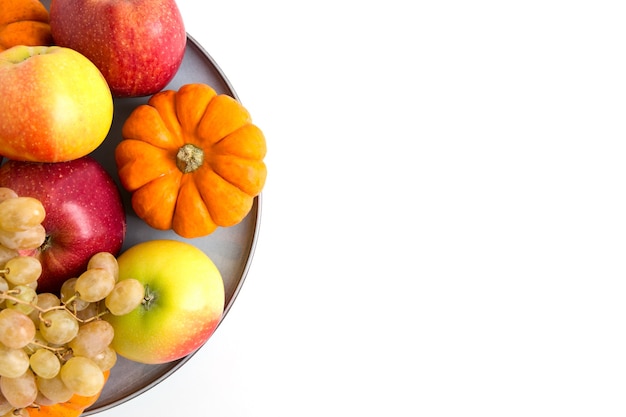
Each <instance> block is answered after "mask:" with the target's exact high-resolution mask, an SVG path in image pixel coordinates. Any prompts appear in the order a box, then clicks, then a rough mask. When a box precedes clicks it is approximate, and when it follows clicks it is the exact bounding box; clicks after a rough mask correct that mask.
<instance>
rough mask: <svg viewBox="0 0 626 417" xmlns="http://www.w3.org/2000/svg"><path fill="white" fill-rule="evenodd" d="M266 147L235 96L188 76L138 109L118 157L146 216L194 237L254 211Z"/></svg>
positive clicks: (262, 180)
mask: <svg viewBox="0 0 626 417" xmlns="http://www.w3.org/2000/svg"><path fill="white" fill-rule="evenodd" d="M265 153H266V143H265V137H264V135H263V133H262V132H261V130H260V129H259V128H258V127H257V126H256V125H254V124H253V123H252V122H251V118H250V114H249V113H248V111H247V110H246V109H245V108H244V107H243V106H242V105H241V104H240V103H239V102H238V101H237V100H235V99H234V98H232V97H230V96H228V95H225V94H217V93H216V92H215V90H214V89H213V88H211V87H210V86H208V85H206V84H187V85H184V86H182V87H181V88H180V89H179V90H178V91H173V90H164V91H161V92H159V93H157V94H155V95H153V96H152V97H151V98H150V100H149V101H148V103H147V104H143V105H140V106H138V107H137V108H136V109H135V110H133V112H132V113H131V114H130V116H129V117H128V119H127V120H126V121H125V122H124V125H123V127H122V141H121V142H120V143H119V144H118V145H117V147H116V149H115V160H116V163H117V167H118V173H119V177H120V181H121V183H122V186H123V187H124V188H125V189H126V190H128V191H130V192H132V199H131V201H132V207H133V209H134V211H135V213H137V215H138V216H139V217H140V218H141V219H143V220H144V221H145V222H146V223H147V224H149V225H150V226H152V227H153V228H155V229H160V230H169V229H173V230H174V231H175V232H176V233H177V234H178V235H180V236H183V237H186V238H194V237H200V236H205V235H208V234H210V233H212V232H213V231H214V230H215V229H216V228H217V227H220V226H221V227H228V226H233V225H235V224H237V223H239V222H241V220H243V219H244V217H245V216H246V215H247V214H248V213H249V212H250V210H251V208H252V204H253V199H254V197H256V196H257V195H258V194H260V192H261V190H262V189H263V186H264V184H265V179H266V175H267V169H266V166H265V163H264V162H263V159H264V157H265Z"/></svg>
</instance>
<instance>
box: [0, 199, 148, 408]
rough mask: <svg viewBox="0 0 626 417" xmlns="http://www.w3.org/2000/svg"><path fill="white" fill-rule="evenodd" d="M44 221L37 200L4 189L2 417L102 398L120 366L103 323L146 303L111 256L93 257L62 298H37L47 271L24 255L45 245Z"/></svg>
mask: <svg viewBox="0 0 626 417" xmlns="http://www.w3.org/2000/svg"><path fill="white" fill-rule="evenodd" d="M44 217H45V210H44V208H43V206H42V204H41V202H39V201H38V200H37V199H34V198H30V197H19V196H17V195H16V194H15V192H13V191H12V190H10V189H7V188H1V187H0V265H1V267H0V416H4V415H5V414H7V413H15V414H16V415H18V414H19V415H22V416H24V415H27V413H28V411H27V410H26V409H25V408H26V407H32V406H37V405H53V404H57V403H62V402H65V401H68V400H69V399H70V398H71V397H72V396H73V395H74V394H78V395H82V396H92V395H96V394H97V393H99V392H100V391H101V390H102V388H103V386H104V383H105V378H104V374H103V373H104V371H107V370H109V369H111V368H112V367H113V365H115V363H116V361H117V354H116V352H115V350H114V349H113V348H112V347H111V342H112V340H113V336H114V333H113V327H112V326H111V325H110V324H109V323H108V322H107V321H106V320H103V319H102V317H103V316H104V315H105V314H115V315H123V314H127V313H129V312H130V311H132V310H134V309H135V308H136V307H137V306H138V305H139V304H140V303H141V302H142V301H143V299H144V288H143V285H142V284H141V283H140V282H139V281H137V280H134V279H127V280H123V281H119V282H118V277H119V268H118V264H117V259H116V258H115V257H114V256H113V255H112V254H110V253H108V252H100V253H97V254H95V255H94V256H93V257H92V258H91V259H90V260H89V263H88V265H87V269H86V270H85V271H84V272H83V273H82V274H81V275H79V276H78V277H76V278H71V279H69V280H67V281H65V283H64V284H63V286H62V287H61V291H60V293H59V294H58V295H57V294H52V293H38V292H37V279H38V278H39V276H40V275H41V272H42V266H41V263H40V262H39V260H38V259H37V258H35V257H32V256H23V255H20V254H19V251H20V250H22V249H32V248H36V247H38V246H39V245H41V244H42V243H43V241H44V239H45V230H44V229H43V227H42V226H41V223H42V221H43V219H44Z"/></svg>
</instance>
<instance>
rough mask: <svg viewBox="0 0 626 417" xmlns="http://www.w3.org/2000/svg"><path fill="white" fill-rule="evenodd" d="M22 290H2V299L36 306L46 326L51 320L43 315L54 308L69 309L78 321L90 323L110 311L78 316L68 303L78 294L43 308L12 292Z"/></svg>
mask: <svg viewBox="0 0 626 417" xmlns="http://www.w3.org/2000/svg"><path fill="white" fill-rule="evenodd" d="M19 293H20V290H8V291H4V292H0V299H4V300H8V301H12V302H14V303H16V304H25V305H29V306H31V307H32V308H34V309H35V310H37V311H39V320H41V322H42V323H43V324H44V325H45V326H50V322H49V321H47V320H44V319H43V317H42V316H43V315H44V314H46V313H47V312H48V311H52V310H67V312H68V313H70V314H71V315H72V316H73V317H74V318H75V319H76V320H77V321H79V322H81V323H89V322H90V321H94V320H96V319H99V318H100V317H102V316H104V315H105V314H108V313H109V310H103V311H101V312H100V313H98V314H96V315H94V316H91V317H89V318H87V319H81V318H80V317H78V315H77V314H76V311H75V310H74V311H72V309H70V308H68V304H69V303H71V302H72V301H73V300H75V299H76V297H77V294H75V295H74V296H72V297H71V298H70V299H69V300H67V302H65V303H64V304H62V305H60V306H53V307H48V308H41V307H39V306H38V305H37V304H35V303H31V302H27V301H23V300H20V299H19V298H17V297H13V295H12V294H19Z"/></svg>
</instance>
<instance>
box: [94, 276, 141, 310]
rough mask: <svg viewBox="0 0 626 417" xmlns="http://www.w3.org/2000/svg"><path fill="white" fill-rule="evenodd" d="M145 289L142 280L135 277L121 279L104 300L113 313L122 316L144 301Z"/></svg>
mask: <svg viewBox="0 0 626 417" xmlns="http://www.w3.org/2000/svg"><path fill="white" fill-rule="evenodd" d="M144 296H145V289H144V286H143V284H142V283H141V282H139V281H138V280H136V279H134V278H128V279H124V280H122V281H119V282H118V283H117V284H115V287H113V291H111V293H110V294H109V295H107V297H106V298H105V300H104V303H105V305H106V307H107V308H108V309H109V311H110V312H111V314H113V315H116V316H122V315H124V314H128V313H130V312H131V311H133V310H134V309H135V308H137V307H138V306H139V305H140V304H141V302H142V301H143V299H144Z"/></svg>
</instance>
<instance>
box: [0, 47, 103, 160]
mask: <svg viewBox="0 0 626 417" xmlns="http://www.w3.org/2000/svg"><path fill="white" fill-rule="evenodd" d="M0 97H1V98H2V99H1V100H0V155H4V156H5V157H7V158H9V159H15V160H21V161H36V162H61V161H69V160H73V159H78V158H80V157H82V156H85V155H87V154H88V153H90V152H91V151H93V150H94V149H96V148H97V147H98V146H99V145H100V144H101V143H102V142H103V141H104V139H105V138H106V136H107V134H108V133H109V130H110V128H111V123H112V122H113V97H112V95H111V90H110V88H109V86H108V84H107V82H106V80H105V79H104V77H103V76H102V73H101V72H100V70H98V68H97V67H96V66H95V65H94V64H93V63H92V62H91V61H89V60H88V59H87V58H86V57H85V56H84V55H82V54H80V53H78V52H76V51H74V50H72V49H69V48H63V47H59V46H23V45H20V46H14V47H12V48H10V49H7V50H5V51H3V52H1V53H0Z"/></svg>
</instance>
